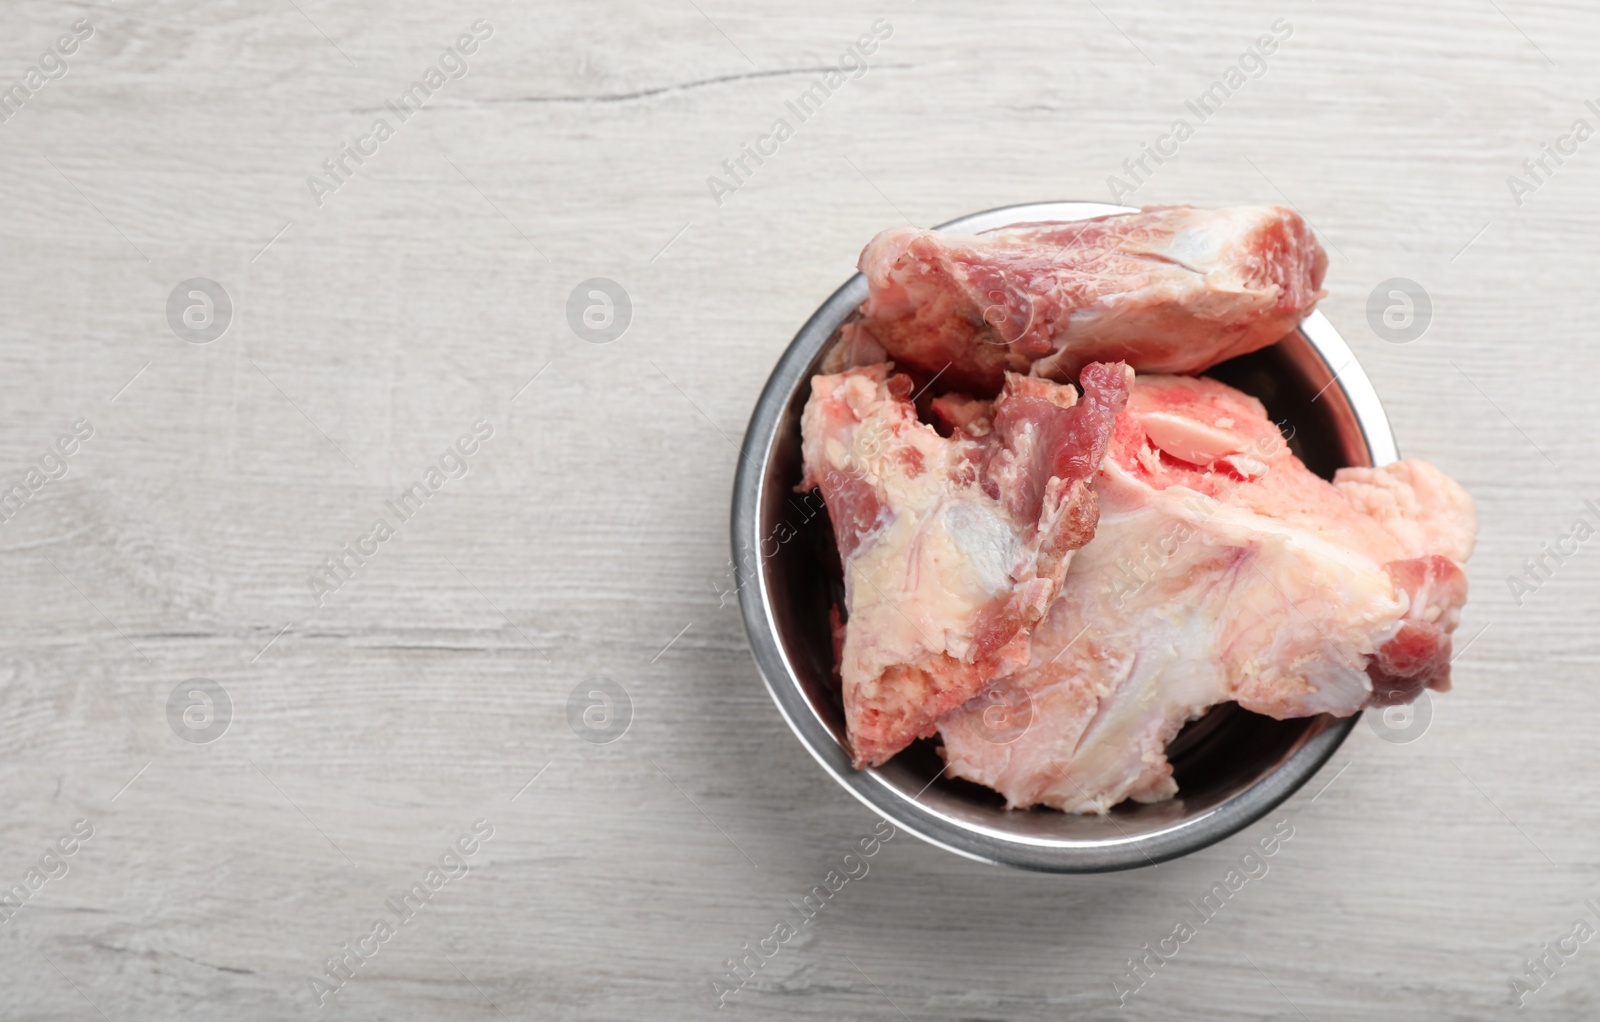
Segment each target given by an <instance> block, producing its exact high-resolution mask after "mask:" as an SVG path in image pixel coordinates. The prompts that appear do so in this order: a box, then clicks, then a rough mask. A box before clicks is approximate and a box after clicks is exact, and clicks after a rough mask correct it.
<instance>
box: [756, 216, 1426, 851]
mask: <svg viewBox="0 0 1600 1022" xmlns="http://www.w3.org/2000/svg"><path fill="white" fill-rule="evenodd" d="M1138 211H1139V210H1138V207H1132V206H1119V205H1112V204H1109V203H1103V202H1083V201H1057V202H1033V203H1022V204H1018V205H1010V206H1000V207H996V208H993V209H987V210H983V211H981V212H977V213H972V214H969V215H967V216H963V217H958V218H956V219H954V220H951V221H948V222H946V223H943V224H939V225H938V226H937V227H935V228H934V229H935V230H940V231H946V232H949V233H953V234H977V233H979V232H982V231H987V230H992V229H994V228H998V227H1005V226H1009V225H1013V224H1021V223H1030V222H1040V221H1057V222H1060V221H1073V220H1081V219H1088V218H1092V217H1099V216H1107V215H1111V214H1116V213H1132V212H1138ZM866 294H867V282H866V278H865V276H863V275H862V274H861V273H856V274H855V275H854V276H852V277H851V278H850V279H849V280H847V281H846V282H845V283H844V284H843V285H841V286H840V287H839V288H838V289H837V290H836V291H834V293H833V294H832V295H830V296H829V297H828V298H827V300H826V301H824V302H823V303H822V305H821V306H819V307H818V308H817V310H816V311H815V312H813V313H812V314H811V316H810V318H809V319H807V320H806V322H805V324H804V325H803V326H802V327H801V328H800V330H799V332H798V333H796V334H795V337H794V339H793V340H792V341H791V342H790V343H789V346H788V347H787V348H786V349H785V350H784V353H783V355H782V356H781V357H780V358H779V359H778V362H777V364H776V365H775V366H774V367H773V370H772V373H771V375H770V376H769V378H768V380H767V383H766V385H765V387H763V388H762V391H761V395H760V397H759V398H758V399H757V401H756V404H755V408H754V409H753V411H752V412H751V416H750V423H749V426H748V427H747V429H746V431H745V435H744V440H743V443H742V445H741V449H740V457H739V463H738V466H737V470H736V472H735V477H734V486H733V507H732V515H731V521H730V525H731V530H730V531H731V539H732V544H733V560H734V564H735V567H736V577H737V579H738V580H739V581H740V584H739V586H738V592H739V608H740V611H741V614H742V616H743V618H744V623H745V632H746V635H747V637H748V639H749V642H750V648H751V652H752V654H753V655H754V658H755V662H756V667H757V669H758V673H759V674H760V675H761V679H762V681H763V682H764V683H765V685H766V687H767V691H768V693H769V694H770V695H771V696H772V699H773V702H774V703H775V704H776V705H777V707H778V711H779V713H781V714H782V715H783V718H784V720H785V721H786V722H787V723H788V725H789V728H790V730H791V731H793V732H794V734H795V736H796V737H797V738H799V739H800V742H801V744H802V745H804V746H805V748H806V750H807V751H808V752H810V753H811V755H812V757H813V758H814V759H815V760H816V761H817V762H818V763H819V764H820V765H821V766H822V768H823V769H824V770H826V771H827V772H828V774H830V775H831V776H832V777H833V779H834V780H835V781H837V782H838V783H839V784H840V785H841V786H842V787H843V788H844V789H845V790H846V791H848V792H849V793H850V794H851V795H853V796H855V798H856V799H857V800H859V801H860V802H861V803H862V804H863V805H865V806H867V807H868V808H869V809H871V810H873V811H874V812H876V813H878V814H879V815H880V816H881V817H883V818H884V819H886V820H888V821H889V822H890V823H893V824H894V825H895V826H896V827H901V828H904V829H905V830H907V831H909V832H910V833H912V834H914V835H916V836H917V837H919V838H921V839H922V840H924V841H926V842H928V843H929V844H932V845H935V846H937V847H940V848H943V849H946V850H947V851H951V852H954V853H956V854H957V855H961V856H963V857H966V858H969V859H973V860H976V861H979V862H987V863H992V864H997V865H1006V866H1012V867H1017V868H1022V869H1030V870H1039V871H1046V872H1059V873H1098V872H1107V871H1111V870H1121V869H1131V868H1137V867H1140V866H1145V865H1155V864H1156V863H1160V862H1164V861H1167V860H1169V859H1173V858H1177V857H1179V856H1182V855H1187V854H1189V853H1191V852H1195V851H1198V850H1200V849H1202V848H1205V847H1208V846H1210V845H1212V844H1215V843H1216V842H1218V841H1222V840H1224V839H1225V838H1227V837H1230V836H1232V835H1233V834H1236V833H1238V832H1239V831H1240V830H1242V829H1244V828H1245V827H1247V826H1249V825H1250V824H1252V823H1255V822H1256V821H1258V820H1260V819H1261V818H1262V817H1264V816H1265V815H1266V814H1267V813H1269V812H1271V811H1272V810H1273V809H1274V808H1276V807H1277V806H1278V805H1280V804H1281V803H1282V802H1284V801H1285V800H1286V799H1287V798H1288V797H1289V796H1290V795H1292V794H1294V793H1295V791H1297V790H1298V789H1299V788H1300V787H1301V786H1302V785H1304V784H1305V783H1306V781H1308V780H1310V778H1311V777H1312V775H1314V774H1315V773H1316V772H1317V771H1318V770H1320V769H1321V768H1322V766H1323V765H1324V764H1325V763H1327V761H1328V760H1329V759H1330V758H1331V757H1332V756H1333V754H1334V752H1335V751H1337V750H1338V748H1339V746H1340V745H1341V744H1342V743H1343V742H1344V740H1345V738H1346V737H1347V736H1348V735H1349V733H1350V731H1351V730H1352V729H1353V728H1354V727H1355V724H1356V721H1357V720H1359V719H1360V717H1361V714H1360V713H1359V712H1358V713H1355V714H1352V715H1351V716H1349V717H1346V718H1341V719H1336V720H1334V721H1333V722H1332V723H1331V724H1330V725H1328V726H1326V727H1324V728H1323V729H1322V730H1321V731H1319V732H1317V733H1315V734H1313V735H1312V736H1311V737H1309V738H1308V739H1306V740H1305V741H1304V743H1303V744H1302V745H1301V746H1300V747H1299V748H1298V749H1296V750H1295V751H1294V752H1293V753H1292V754H1291V755H1289V757H1288V758H1287V759H1285V760H1284V761H1283V762H1281V763H1280V764H1279V765H1278V766H1277V767H1276V768H1275V769H1273V770H1271V771H1270V772H1269V773H1267V774H1266V775H1265V776H1263V777H1261V778H1260V779H1259V780H1257V781H1256V782H1254V783H1253V784H1251V785H1250V786H1249V787H1248V788H1245V789H1244V790H1243V791H1240V792H1239V793H1237V794H1236V795H1234V796H1232V797H1231V798H1229V799H1226V800H1225V801H1223V802H1221V803H1219V804H1218V805H1215V806H1212V807H1211V808H1209V809H1207V810H1205V811H1203V812H1201V813H1198V814H1196V815H1195V816H1192V817H1188V818H1185V819H1183V820H1181V821H1178V822H1176V823H1174V824H1172V825H1170V826H1167V827H1164V828H1161V829H1158V830H1155V831H1153V832H1149V833H1146V834H1142V835H1138V836H1126V835H1125V836H1123V837H1121V838H1116V839H1107V840H1103V841H1084V840H1063V839H1060V838H1049V837H1035V836H1025V835H1018V834H1014V833H1007V832H1002V831H997V830H993V829H990V828H986V827H983V826H981V825H976V824H973V823H971V822H968V821H964V820H960V819H956V818H955V817H953V816H951V815H949V814H947V813H944V812H941V811H939V810H938V809H937V808H935V807H933V806H930V805H928V804H925V803H923V802H921V801H920V799H921V798H922V795H923V794H924V793H925V792H926V791H927V789H928V787H931V786H932V784H933V783H934V781H936V780H938V779H939V778H940V777H942V776H943V770H940V771H939V772H937V773H935V774H934V776H933V777H932V778H930V779H929V781H928V785H927V786H925V787H924V788H923V789H922V791H921V792H918V793H917V794H916V795H915V796H910V795H908V793H907V792H906V791H904V790H902V789H901V788H900V787H898V786H896V785H894V784H892V783H890V782H889V781H888V780H887V779H886V777H885V776H884V775H883V773H882V771H883V769H884V768H871V769H867V770H859V771H858V770H855V769H854V768H853V767H852V766H851V764H850V756H849V753H848V751H847V750H845V748H844V747H843V745H842V744H841V743H840V742H839V740H838V739H837V738H836V737H835V736H834V733H833V731H832V730H831V728H830V727H829V726H828V724H827V723H826V721H824V719H823V718H822V716H821V715H820V714H819V712H818V711H817V708H816V707H815V706H814V705H812V703H811V700H810V699H808V698H807V696H806V694H805V692H804V690H803V689H802V687H801V684H800V681H799V678H798V676H797V674H796V672H795V669H794V667H793V665H792V664H791V663H790V661H789V659H788V656H787V655H786V653H785V651H784V649H783V646H782V643H780V641H779V639H778V634H779V632H778V624H777V622H776V621H775V620H774V618H773V611H772V600H771V599H770V598H769V585H770V582H771V580H770V578H769V577H768V574H767V571H766V564H765V558H763V557H761V556H760V554H759V551H760V548H761V542H760V532H759V530H760V526H761V507H762V504H763V502H764V497H765V492H766V475H767V471H766V470H767V466H768V465H769V463H770V459H771V457H772V453H773V448H774V445H775V444H776V442H777V440H778V425H779V423H780V422H781V420H782V417H783V414H784V411H785V410H786V408H787V407H788V405H789V403H790V401H791V400H792V398H793V395H794V393H795V391H796V389H797V388H798V387H800V386H801V385H802V384H803V383H804V382H805V381H804V377H805V376H806V374H807V373H808V370H809V369H810V367H811V365H812V363H813V362H814V361H815V360H816V358H817V356H818V355H819V354H820V353H821V352H822V351H823V349H824V347H825V346H826V345H827V343H828V341H829V340H830V339H831V338H832V336H833V334H834V332H835V331H836V330H837V329H838V327H839V326H840V325H841V324H842V323H843V322H844V321H845V320H846V319H847V318H848V317H849V315H850V314H851V313H852V312H854V311H855V309H856V308H857V307H859V306H860V304H861V302H862V301H863V300H864V299H865V298H866ZM1298 329H1299V333H1300V334H1301V335H1302V336H1303V337H1304V338H1305V340H1306V341H1307V342H1308V344H1309V346H1310V348H1311V349H1312V351H1313V352H1315V353H1316V355H1317V356H1318V358H1320V359H1321V361H1322V362H1323V363H1324V366H1325V368H1326V369H1327V371H1328V372H1330V373H1332V374H1333V375H1332V378H1331V379H1330V381H1329V384H1328V385H1329V386H1330V387H1331V386H1337V387H1338V388H1339V390H1340V391H1341V392H1342V394H1343V396H1344V399H1345V401H1346V402H1347V403H1348V405H1349V408H1350V410H1351V413H1352V416H1353V418H1354V420H1355V423H1356V425H1357V427H1358V428H1359V430H1360V432H1361V436H1362V438H1363V440H1364V441H1365V444H1366V447H1367V452H1368V458H1369V463H1370V464H1372V465H1374V466H1376V465H1384V464H1387V463H1389V462H1392V461H1395V460H1398V457H1399V452H1398V450H1397V449H1396V446H1395V441H1394V435H1393V433H1392V431H1391V429H1390V426H1389V421H1388V418H1387V416H1386V415H1385V414H1384V411H1383V406H1382V404H1381V403H1380V402H1379V400H1378V395H1377V392H1376V390H1374V389H1373V386H1372V383H1371V381H1370V380H1369V379H1368V378H1367V375H1366V373H1365V372H1364V371H1363V370H1362V368H1361V365H1360V363H1359V362H1357V360H1356V357H1355V354H1354V352H1352V351H1351V349H1350V347H1349V345H1347V344H1346V343H1345V341H1344V339H1343V338H1342V337H1340V335H1339V333H1338V331H1337V330H1335V329H1334V327H1333V324H1331V323H1330V322H1328V320H1327V318H1326V317H1325V316H1323V314H1322V313H1321V312H1313V313H1312V314H1311V315H1310V316H1307V317H1306V318H1305V320H1304V321H1302V323H1301V324H1300V327H1299V328H1298ZM1334 366H1342V367H1343V368H1341V369H1337V370H1335V369H1334V368H1333V367H1334ZM1325 389H1326V388H1325Z"/></svg>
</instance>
